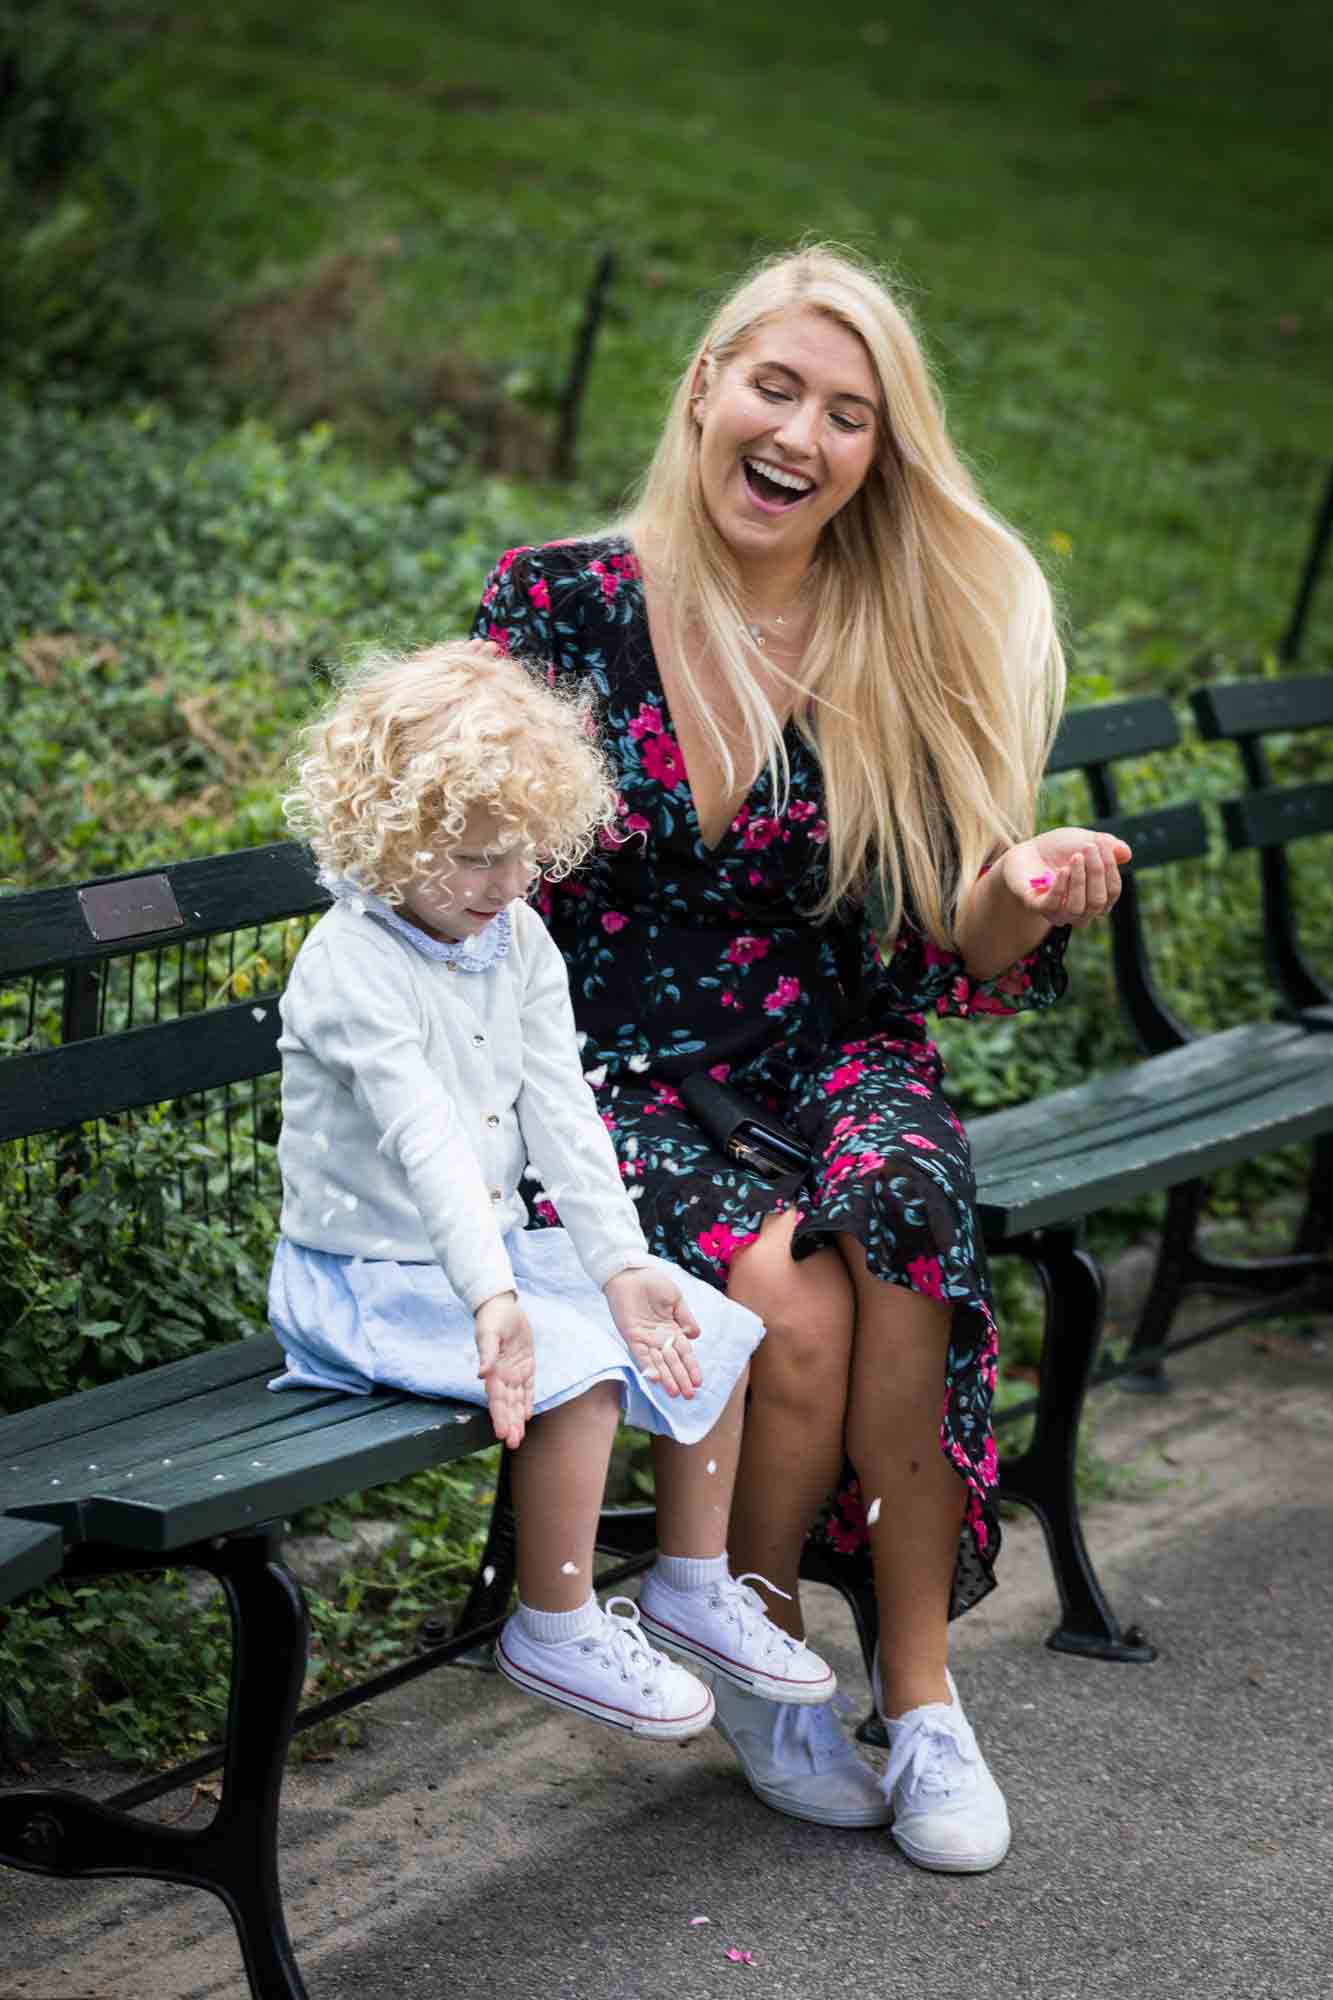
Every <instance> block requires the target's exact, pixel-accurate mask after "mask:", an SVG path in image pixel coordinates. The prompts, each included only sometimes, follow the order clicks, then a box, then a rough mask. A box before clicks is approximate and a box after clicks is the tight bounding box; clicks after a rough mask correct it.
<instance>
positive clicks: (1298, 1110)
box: [971, 1029, 1333, 1242]
mask: <svg viewBox="0 0 1333 2000" xmlns="http://www.w3.org/2000/svg"><path fill="white" fill-rule="evenodd" d="M1237 1032H1243V1031H1237ZM1218 1039H1221V1038H1220V1037H1219V1038H1218ZM1322 1039H1323V1038H1322V1037H1321V1036H1319V1035H1316V1034H1306V1033H1304V1032H1303V1031H1301V1030H1299V1029H1298V1030H1296V1031H1295V1032H1294V1033H1293V1034H1292V1035H1291V1036H1289V1037H1288V1039H1286V1040H1284V1041H1282V1042H1275V1043H1273V1044H1272V1045H1271V1047H1270V1051H1269V1059H1268V1072H1267V1075H1266V1076H1265V1077H1260V1076H1258V1075H1255V1074H1254V1073H1253V1072H1251V1075H1250V1077H1249V1080H1248V1081H1247V1082H1245V1083H1243V1084H1242V1085H1241V1086H1240V1087H1235V1086H1234V1083H1233V1081H1232V1080H1230V1079H1229V1078H1228V1074H1227V1070H1226V1067H1225V1065H1221V1064H1218V1063H1216V1062H1213V1063H1211V1064H1210V1067H1211V1068H1213V1069H1214V1071H1215V1073H1216V1075H1217V1077H1218V1079H1219V1088H1218V1089H1217V1091H1216V1093H1215V1095H1214V1096H1213V1097H1212V1099H1211V1100H1210V1099H1209V1098H1208V1097H1207V1096H1206V1095H1200V1093H1199V1092H1198V1091H1197V1090H1196V1089H1195V1088H1194V1085H1195V1083H1196V1082H1197V1077H1198V1065H1197V1064H1196V1065H1193V1066H1191V1069H1187V1070H1186V1073H1185V1088H1184V1091H1183V1094H1182V1096H1181V1098H1180V1099H1179V1101H1178V1103H1177V1105H1176V1112H1177V1114H1178V1115H1172V1102H1173V1099H1172V1090H1173V1085H1174V1084H1175V1082H1176V1081H1177V1079H1178V1076H1179V1072H1180V1065H1179V1064H1178V1062H1177V1058H1179V1057H1181V1056H1191V1055H1196V1054H1197V1053H1198V1052H1199V1049H1200V1047H1201V1046H1203V1045H1195V1046H1194V1047H1191V1048H1186V1049H1179V1050H1174V1051H1172V1052H1171V1053H1169V1054H1167V1055H1162V1056H1155V1057H1153V1058H1151V1059H1150V1060H1149V1061H1147V1062H1145V1063H1143V1064H1141V1065H1140V1067H1139V1069H1138V1070H1137V1071H1136V1072H1135V1073H1134V1088H1135V1092H1136V1098H1137V1102H1138V1103H1139V1105H1140V1106H1141V1109H1142V1116H1141V1118H1140V1121H1139V1123H1138V1124H1137V1125H1135V1124H1134V1122H1133V1121H1132V1120H1131V1121H1126V1120H1121V1121H1120V1122H1118V1123H1117V1124H1116V1126H1115V1129H1114V1130H1110V1131H1101V1132H1099V1131H1097V1130H1096V1128H1095V1125H1093V1124H1091V1123H1090V1121H1089V1117H1088V1112H1089V1104H1088V1095H1089V1092H1090V1091H1093V1092H1096V1096H1097V1097H1098V1098H1101V1097H1104V1086H1105V1085H1106V1084H1107V1083H1108V1081H1110V1079H1107V1078H1097V1079H1095V1080H1094V1084H1093V1085H1086V1084H1076V1085H1074V1086H1073V1088H1072V1089H1070V1090H1067V1091H1059V1092H1057V1093H1055V1094H1053V1095H1052V1096H1050V1097H1048V1098H1046V1099H1044V1100H1043V1101H1042V1104H1041V1106H1040V1110H1041V1112H1042V1116H1043V1120H1044V1121H1049V1126H1048V1132H1049V1131H1051V1130H1053V1131H1054V1132H1056V1133H1059V1132H1061V1131H1063V1130H1066V1129H1067V1130H1068V1131H1069V1132H1070V1134H1071V1138H1070V1143H1069V1145H1068V1147H1067V1149H1066V1150H1063V1151H1061V1150H1060V1149H1059V1147H1058V1146H1057V1147H1052V1146H1051V1144H1050V1142H1049V1138H1048V1137H1047V1138H1044V1139H1043V1138H1041V1137H1040V1136H1039V1135H1038V1133H1037V1132H1036V1131H1034V1125H1033V1120H1032V1116H1031V1114H1032V1111H1033V1107H1032V1106H1030V1105H1024V1106H1021V1107H1019V1115H1014V1114H1011V1113H1009V1112H1006V1111H1000V1112H995V1113H992V1114H991V1115H990V1116H989V1117H986V1118H983V1119H979V1120H977V1121H976V1122H975V1123H974V1125H973V1126H972V1128H971V1137H972V1142H973V1147H974V1154H975V1157H976V1161H977V1180H978V1193H979V1198H980V1209H981V1217H982V1224H983V1227H984V1228H985V1229H986V1231H987V1233H988V1234H989V1235H990V1237H991V1240H992V1242H995V1241H1000V1240H1003V1239H1004V1238H1005V1237H1007V1236H1014V1235H1020V1234H1023V1233H1024V1232H1026V1231H1027V1230H1029V1229H1037V1228H1042V1227H1045V1226H1047V1225H1050V1224H1053V1223H1058V1222H1068V1221H1073V1220H1077V1219H1079V1218H1081V1217H1083V1216H1085V1215H1088V1214H1090V1213H1091V1212H1092V1211H1093V1210H1094V1209H1098V1208H1104V1207H1109V1206H1111V1205H1112V1204H1113V1203H1115V1202H1116V1201H1120V1200H1124V1199H1126V1198H1128V1197H1130V1196H1133V1195H1136V1194H1142V1193H1146V1192H1152V1191H1154V1190H1157V1189H1161V1188H1167V1187H1172V1186H1175V1185H1176V1184H1177V1183H1178V1182H1180V1181H1184V1180H1191V1179H1194V1178H1195V1177H1196V1176H1197V1177H1203V1176H1205V1175H1208V1174H1211V1173H1215V1172H1217V1171H1218V1169H1219V1168H1221V1167H1226V1166H1231V1165H1233V1164H1235V1163H1236V1162H1237V1161H1240V1160H1244V1159H1248V1158H1251V1157H1253V1154H1254V1152H1255V1150H1256V1142H1258V1146H1259V1148H1260V1149H1262V1150H1263V1151H1265V1152H1266V1151H1269V1150H1271V1149H1273V1148H1276V1147H1278V1146H1284V1145H1291V1144H1294V1143H1296V1142H1298V1141H1300V1140H1304V1139H1309V1138H1313V1137H1314V1136H1315V1135H1316V1134H1317V1133H1319V1132H1321V1131H1326V1130H1327V1129H1328V1125H1329V1114H1330V1111H1331V1110H1333V1062H1330V1061H1329V1059H1328V1055H1327V1051H1326V1050H1324V1051H1321V1049H1320V1046H1319V1045H1320V1043H1321V1041H1322ZM1216 1053H1217V1052H1216V1051H1213V1052H1212V1054H1213V1055H1214V1056H1216ZM1097 1086H1103V1089H1101V1090H1098V1089H1097ZM1164 1111H1165V1113H1166V1115H1163V1114H1164ZM1020 1115H1021V1121H1022V1122H1020Z"/></svg>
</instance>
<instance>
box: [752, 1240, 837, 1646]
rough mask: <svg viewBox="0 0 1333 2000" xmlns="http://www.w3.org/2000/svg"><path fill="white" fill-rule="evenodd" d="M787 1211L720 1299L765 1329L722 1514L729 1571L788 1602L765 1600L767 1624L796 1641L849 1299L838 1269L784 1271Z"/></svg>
mask: <svg viewBox="0 0 1333 2000" xmlns="http://www.w3.org/2000/svg"><path fill="white" fill-rule="evenodd" d="M795 1227H796V1216H795V1213H794V1211H792V1210H790V1209H789V1210H786V1211H785V1212H784V1213H783V1214H781V1215H773V1216H770V1217H769V1218H768V1219H767V1221H766V1222H765V1223H764V1226H763V1228H762V1229H761V1230H760V1233H759V1236H758V1238H757V1240H756V1241H755V1242H753V1243H750V1244H747V1245H746V1247H745V1248H744V1249H743V1250H740V1251H738V1252H737V1253H736V1258H735V1261H734V1262H733V1264H732V1267H731V1281H730V1283H729V1284H728V1286H727V1296H728V1298H732V1299H735V1300H736V1301H737V1302H738V1303H739V1304H740V1305H743V1306H749V1308H750V1310H751V1311H752V1312H756V1313H758V1314H759V1316H760V1318H761V1319H762V1320H763V1321H764V1324H765V1327H766V1329H767V1331H766V1333H765V1336H764V1339H763V1340H762V1341H761V1342H760V1344H759V1346H758V1348H757V1349H756V1350H755V1355H754V1359H753V1361H752V1362H751V1364H750V1404H749V1409H748V1411H747V1413H746V1418H745V1429H744V1434H743V1437H742V1441H741V1454H740V1465H739V1468H738V1471H737V1476H736V1493H735V1498H734V1500H733V1502H732V1508H731V1535H730V1553H731V1571H732V1574H733V1576H740V1575H742V1574H743V1573H744V1572H745V1571H747V1570H753V1571H756V1572H757V1573H758V1574H759V1575H760V1576H764V1577H767V1578H768V1579H769V1581H770V1582H772V1583H774V1584H776V1585H777V1587H778V1589H779V1590H783V1591H787V1592H789V1593H790V1598H789V1599H787V1598H782V1597H773V1596H770V1595H769V1594H768V1593H765V1596H766V1599H767V1609H768V1614H769V1616H770V1618H772V1620H773V1622H774V1623H775V1624H777V1625H781V1626H782V1627H783V1628H784V1629H785V1630H786V1631H788V1632H790V1633H791V1634H792V1635H793V1637H795V1638H798V1639H799V1638H803V1637H804V1636H805V1627H804V1623H803V1621H802V1618H801V1607H800V1601H799V1598H798V1596H797V1573H798V1570H799V1566H800V1560H801V1545H802V1543H803V1542H804V1540H805V1536H806V1531H807V1530H808V1528H809V1526H810V1523H811V1521H812V1520H813V1519H814V1517H815V1515H816V1513H817V1512H818V1510H819V1508H820V1506H821V1504H822V1502H823V1501H824V1499H825V1498H826V1496H827V1495H828V1494H829V1493H830V1492H831V1491H832V1489H833V1487H834V1485H835V1484H836V1483H837V1478H838V1474H839V1472H840V1471H841V1470H842V1458H843V1423H844V1418H845V1414H846V1408H847V1379H848V1366H849V1361H850V1357H851V1351H852V1324H853V1313H854V1309H855V1295H854V1292H853V1289H852V1283H851V1280H850V1278H849V1276H848V1274H847V1270H846V1268H845V1266H844V1264H843V1261H842V1259H841V1258H840V1257H839V1255H838V1254H837V1252H836V1251H834V1250H822V1251H817V1252H816V1253H815V1254H814V1255H813V1256H811V1257H807V1258H805V1259H804V1260H803V1261H802V1262H801V1263H799V1264H797V1263H795V1262H793V1260H792V1255H791V1239H792V1233H793V1231H794V1229H795Z"/></svg>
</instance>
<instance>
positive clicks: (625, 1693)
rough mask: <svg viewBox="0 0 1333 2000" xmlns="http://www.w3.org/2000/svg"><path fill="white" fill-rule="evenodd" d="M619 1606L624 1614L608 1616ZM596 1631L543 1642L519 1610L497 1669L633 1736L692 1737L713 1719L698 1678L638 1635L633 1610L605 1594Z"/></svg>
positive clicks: (500, 1646) (502, 1639) (498, 1646)
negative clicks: (524, 1622)
mask: <svg viewBox="0 0 1333 2000" xmlns="http://www.w3.org/2000/svg"><path fill="white" fill-rule="evenodd" d="M612 1605H623V1606H624V1608H625V1616H624V1617H617V1616H615V1615H614V1614H613V1613H612V1609H611V1607H612ZM598 1610H599V1613H600V1616H599V1620H598V1623H597V1625H596V1627H595V1628H594V1629H593V1630H592V1631H590V1632H586V1633H584V1634H583V1635H582V1636H581V1637H580V1638H577V1639H564V1640H561V1641H559V1642H558V1643H557V1644H554V1645H546V1644H543V1643H542V1642H541V1641H540V1640H538V1639H534V1638H533V1637H532V1636H531V1634H530V1633H528V1632H525V1631H524V1629H523V1627H522V1626H521V1625H520V1624H519V1622H518V1614H517V1612H516V1613H515V1614H514V1616H513V1617H512V1618H510V1619H509V1620H508V1621H507V1622H506V1624H505V1626H504V1629H503V1631H502V1632H501V1634H500V1636H499V1638H498V1639H497V1640H496V1642H495V1664H496V1666H497V1668H498V1669H499V1671H500V1672H501V1673H502V1674H503V1675H504V1677H505V1679H506V1680H510V1681H512V1682H513V1683H514V1686H515V1687H521V1688H524V1689H526V1691H527V1692H528V1693H529V1694H536V1695H540V1696H541V1697H542V1699H543V1701H551V1702H554V1703H555V1704H556V1705H557V1707H559V1708H573V1709H577V1710H579V1712H580V1713H581V1714H583V1715H591V1716H595V1717H596V1719H597V1721H598V1722H606V1723H609V1724H610V1725H611V1727H612V1728H613V1729H628V1730H631V1731H632V1732H633V1734H634V1735H635V1736H662V1737H671V1738H679V1737H683V1736H697V1735H698V1733H699V1731H700V1730H702V1729H707V1727H708V1725H709V1723H710V1722H711V1721H712V1719H713V1697H712V1695H711V1693H710V1692H709V1690H708V1689H707V1688H706V1687H705V1686H704V1684H703V1682H702V1681H699V1680H696V1679H695V1677H694V1675H693V1674H691V1673H687V1672H686V1671H685V1669H684V1667H678V1666H677V1665H676V1664H675V1662H674V1660H668V1659H665V1658H664V1657H663V1655H662V1654H661V1653H655V1652H654V1651H653V1649H652V1647H651V1646H649V1645H648V1644H647V1643H646V1642H645V1640H644V1638H643V1634H642V1633H641V1631H640V1630H639V1610H638V1606H637V1605H636V1604H635V1603H634V1602H633V1600H632V1599H631V1598H628V1597H608V1598H607V1600H606V1603H605V1604H604V1605H600V1606H599V1607H598Z"/></svg>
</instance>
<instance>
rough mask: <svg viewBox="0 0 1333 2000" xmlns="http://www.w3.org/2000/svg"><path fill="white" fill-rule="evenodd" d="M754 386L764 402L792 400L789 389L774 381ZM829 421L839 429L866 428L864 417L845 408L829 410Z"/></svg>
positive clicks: (857, 429)
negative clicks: (852, 413) (855, 415)
mask: <svg viewBox="0 0 1333 2000" xmlns="http://www.w3.org/2000/svg"><path fill="white" fill-rule="evenodd" d="M755 387H756V388H757V389H758V391H759V394H760V395H761V396H762V397H763V399H764V401H765V402H766V403H790V402H791V401H792V400H793V397H792V393H791V391H790V389H783V388H781V387H779V385H778V384H777V383H776V382H756V384H755ZM828 414H829V421H830V422H831V423H833V424H834V425H836V427H837V428H838V429H839V430H840V431H848V432H853V433H854V432H856V431H863V430H864V429H865V428H866V423H865V419H864V418H861V417H854V416H852V415H851V414H850V413H849V412H848V411H846V410H830V411H829V413H828Z"/></svg>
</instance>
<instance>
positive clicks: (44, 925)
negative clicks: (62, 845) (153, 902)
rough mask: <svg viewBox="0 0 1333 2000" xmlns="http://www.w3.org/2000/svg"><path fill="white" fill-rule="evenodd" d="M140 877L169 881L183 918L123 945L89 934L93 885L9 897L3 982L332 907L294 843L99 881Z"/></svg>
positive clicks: (2, 943) (0, 946)
mask: <svg viewBox="0 0 1333 2000" xmlns="http://www.w3.org/2000/svg"><path fill="white" fill-rule="evenodd" d="M143 875H165V876H166V878H167V880H168V881H169V882H170V884H171V887H172V890H173V892H174V894H175V897H176V901H177V903H178V905H179V906H180V913H181V916H182V918H183V919H184V921H183V922H182V923H180V924H178V925H173V926H172V928H171V929H169V930H161V931H149V932H146V933H144V934H143V935H142V936H140V937H136V938H133V939H132V940H129V941H128V942H127V941H125V940H119V941H116V940H107V939H104V940H99V939H97V938H95V937H94V936H93V934H92V932H91V931H90V930H89V928H88V923H87V920H86V918H85V917H84V914H83V906H82V904H81V903H80V902H79V894H78V892H79V889H80V888H84V889H87V888H91V887H93V886H94V885H93V884H92V883H88V882H84V883H80V884H77V885H75V886H73V887H70V888H60V889H34V890H31V891H29V892H27V893H26V894H24V895H20V896H6V897H5V899H4V922H3V924H0V979H16V978H25V977H26V976H27V975H28V974H30V973H37V972H48V971H51V970H53V969H63V968H64V967H65V966H78V965H87V964H92V963H95V962H96V961H97V960H99V959H103V958H114V957H118V956H120V955H121V954H123V953H125V952H126V951H128V950H131V949H132V950H135V951H152V950H155V949H157V948H158V947H160V946H170V945H175V944H185V943H188V942H189V941H190V940H191V939H192V938H201V937H211V936H213V935H214V934H215V933H216V932H218V931H229V930H237V929H242V930H249V929H250V928H251V927H253V926H257V925H259V924H270V923H278V922H280V921H281V920H282V919H283V918H285V917H296V916H304V915H306V914H307V913H308V912H309V911H311V910H322V909H326V908H327V907H328V903H329V897H328V894H327V893H326V891H325V890H323V889H321V888H320V886H319V883H318V882H317V880H316V879H315V873H314V863H313V861H312V859H311V856H310V852H309V849H308V848H306V847H305V846H304V845H303V844H302V843H301V842H300V841H296V840H281V841H274V842H272V843H271V844H270V845H268V846H266V847H248V848H242V849H241V850H240V851H239V852H237V853H235V854H213V855H209V856H207V857H206V858H205V859H203V860H199V861H178V862H177V863H176V864H175V865H174V866H170V867H166V868H136V869H135V870H134V871H133V873H130V874H122V875H107V876H105V877H102V878H99V879H100V880H102V881H105V882H133V881H135V880H136V879H137V878H138V877H140V876H143Z"/></svg>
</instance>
